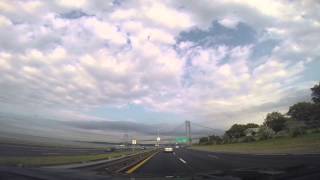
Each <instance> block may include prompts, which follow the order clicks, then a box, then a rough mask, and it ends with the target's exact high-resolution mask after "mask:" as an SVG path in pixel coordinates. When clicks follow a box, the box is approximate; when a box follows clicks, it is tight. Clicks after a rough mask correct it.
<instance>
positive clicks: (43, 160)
mask: <svg viewBox="0 0 320 180" xmlns="http://www.w3.org/2000/svg"><path fill="white" fill-rule="evenodd" d="M130 153H131V152H114V153H108V154H97V155H70V156H33V157H30V156H28V157H25V156H23V157H0V165H11V166H49V165H60V164H72V163H82V162H89V161H96V160H102V159H110V158H116V157H120V156H122V155H125V154H130Z"/></svg>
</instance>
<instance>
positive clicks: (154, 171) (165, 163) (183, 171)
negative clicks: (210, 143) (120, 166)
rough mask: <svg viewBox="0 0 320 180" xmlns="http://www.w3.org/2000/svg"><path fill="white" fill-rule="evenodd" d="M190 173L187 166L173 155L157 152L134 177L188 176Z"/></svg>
mask: <svg viewBox="0 0 320 180" xmlns="http://www.w3.org/2000/svg"><path fill="white" fill-rule="evenodd" d="M190 174H192V171H191V169H190V167H189V166H187V165H186V164H185V163H183V162H182V161H181V160H180V159H179V157H177V156H176V155H175V154H174V153H165V152H159V153H158V154H156V155H155V156H154V157H153V158H151V159H150V160H149V161H148V162H147V163H146V164H144V165H143V166H142V167H141V168H140V169H138V170H137V171H135V172H134V175H138V176H139V175H144V176H152V177H154V176H161V177H170V176H179V175H190Z"/></svg>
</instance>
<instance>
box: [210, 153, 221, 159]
mask: <svg viewBox="0 0 320 180" xmlns="http://www.w3.org/2000/svg"><path fill="white" fill-rule="evenodd" d="M208 156H209V157H211V158H215V159H219V157H218V156H215V155H211V154H209V155H208Z"/></svg>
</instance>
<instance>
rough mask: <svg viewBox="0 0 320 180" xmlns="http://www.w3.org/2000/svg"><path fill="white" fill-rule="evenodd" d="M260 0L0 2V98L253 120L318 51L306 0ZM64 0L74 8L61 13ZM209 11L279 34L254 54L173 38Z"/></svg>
mask: <svg viewBox="0 0 320 180" xmlns="http://www.w3.org/2000/svg"><path fill="white" fill-rule="evenodd" d="M259 2H260V1H259ZM264 3H266V2H264ZM264 3H262V4H259V3H258V1H250V2H242V1H241V2H240V1H226V2H222V1H203V2H190V3H180V2H179V1H175V2H171V1H170V2H169V1H168V2H167V1H161V2H158V1H157V2H155V1H129V2H126V3H123V4H122V3H120V5H112V3H110V2H106V3H105V4H104V3H102V4H100V3H98V2H97V1H84V0H83V1H55V2H46V1H28V2H27V4H25V3H24V1H14V2H12V3H8V2H6V1H4V2H0V9H1V10H2V11H1V15H0V38H1V43H0V86H1V87H4V88H1V90H0V98H1V100H2V103H6V104H10V105H12V106H18V105H19V104H25V105H26V106H29V105H34V106H37V107H39V108H35V111H41V109H42V108H47V109H52V111H54V112H55V111H59V112H61V111H62V110H66V113H61V114H62V115H61V114H60V115H59V117H62V116H63V115H65V116H66V117H67V116H69V115H70V114H71V115H72V116H75V117H79V118H82V119H85V118H89V117H87V116H85V115H83V114H82V113H80V112H81V111H83V110H92V109H94V108H97V107H101V106H104V107H105V106H111V107H121V106H124V105H126V104H131V103H133V104H139V105H140V106H143V107H146V108H150V109H152V110H154V111H169V112H177V113H181V114H185V115H187V116H188V117H190V118H191V119H193V120H197V119H202V118H210V119H212V120H211V121H210V122H209V123H212V124H215V123H217V124H219V126H220V127H226V126H227V125H226V124H228V125H229V124H231V123H234V122H237V121H241V122H245V121H248V122H249V121H257V122H258V121H260V120H261V117H260V116H262V115H263V114H264V113H265V112H267V111H269V110H271V109H273V108H272V107H269V106H268V107H266V105H265V104H275V105H276V104H280V105H279V106H275V107H279V108H281V109H284V107H287V104H281V102H280V101H281V99H282V98H284V97H286V96H288V95H290V94H291V95H293V94H295V93H296V92H297V91H298V88H296V87H298V86H299V87H300V83H299V80H300V81H301V79H302V80H303V78H301V77H303V74H304V71H305V69H306V66H308V63H312V62H314V61H316V60H317V57H318V56H319V52H320V47H319V43H318V42H319V40H320V39H319V37H320V35H319V32H320V31H319V28H320V26H319V25H318V24H319V16H318V15H317V11H315V10H314V8H313V7H312V5H313V4H314V3H310V2H308V3H307V2H306V3H299V2H292V3H290V5H286V4H285V3H283V2H268V6H267V7H268V8H264V7H265V6H264V5H263V4H264ZM269 4H270V6H269ZM24 5H26V6H24ZM71 9H72V10H76V11H80V12H82V13H80V14H81V16H79V17H75V18H70V17H68V16H63V15H62V14H64V13H69V12H70V11H71ZM213 20H215V21H217V22H219V23H220V24H221V25H223V26H225V27H227V28H231V29H236V28H238V25H239V22H242V23H245V24H247V25H248V26H251V27H252V28H253V29H254V30H255V31H256V32H257V36H259V37H257V39H259V40H260V41H259V42H262V41H267V40H270V39H276V40H277V41H278V44H277V46H276V47H274V48H273V50H272V51H271V52H268V54H267V55H264V57H254V58H257V59H253V57H252V54H253V51H254V48H255V47H256V44H255V43H256V42H252V44H250V45H245V46H240V45H239V46H235V47H231V46H230V47H229V46H226V45H224V44H216V46H213V47H208V48H204V47H201V46H196V45H195V44H194V43H193V42H179V44H177V42H176V38H177V36H178V35H179V33H180V32H181V31H188V30H189V29H190V28H192V27H194V26H197V27H198V28H200V29H206V28H207V27H209V26H210V25H211V24H212V21H213ZM213 28H215V27H213ZM262 36H263V37H262ZM253 61H256V62H259V63H256V62H255V63H253ZM308 85H309V84H308ZM301 86H302V85H301ZM70 112H71V113H70ZM241 112H243V113H241ZM68 113H69V114H68ZM77 113H79V114H78V115H79V116H77V115H76V114H77ZM237 113H238V117H237V116H235V114H237ZM71 115H70V116H71ZM215 116H216V117H219V118H221V119H222V120H221V121H220V120H215V118H214V117H215ZM257 116H259V118H260V119H257V120H255V119H247V120H246V119H245V118H246V117H252V118H257ZM230 117H232V118H230Z"/></svg>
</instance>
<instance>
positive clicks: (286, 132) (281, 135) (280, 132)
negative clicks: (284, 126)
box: [274, 130, 290, 138]
mask: <svg viewBox="0 0 320 180" xmlns="http://www.w3.org/2000/svg"><path fill="white" fill-rule="evenodd" d="M288 136H290V133H289V131H288V130H282V131H279V132H278V133H277V134H275V135H274V138H281V137H288Z"/></svg>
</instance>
